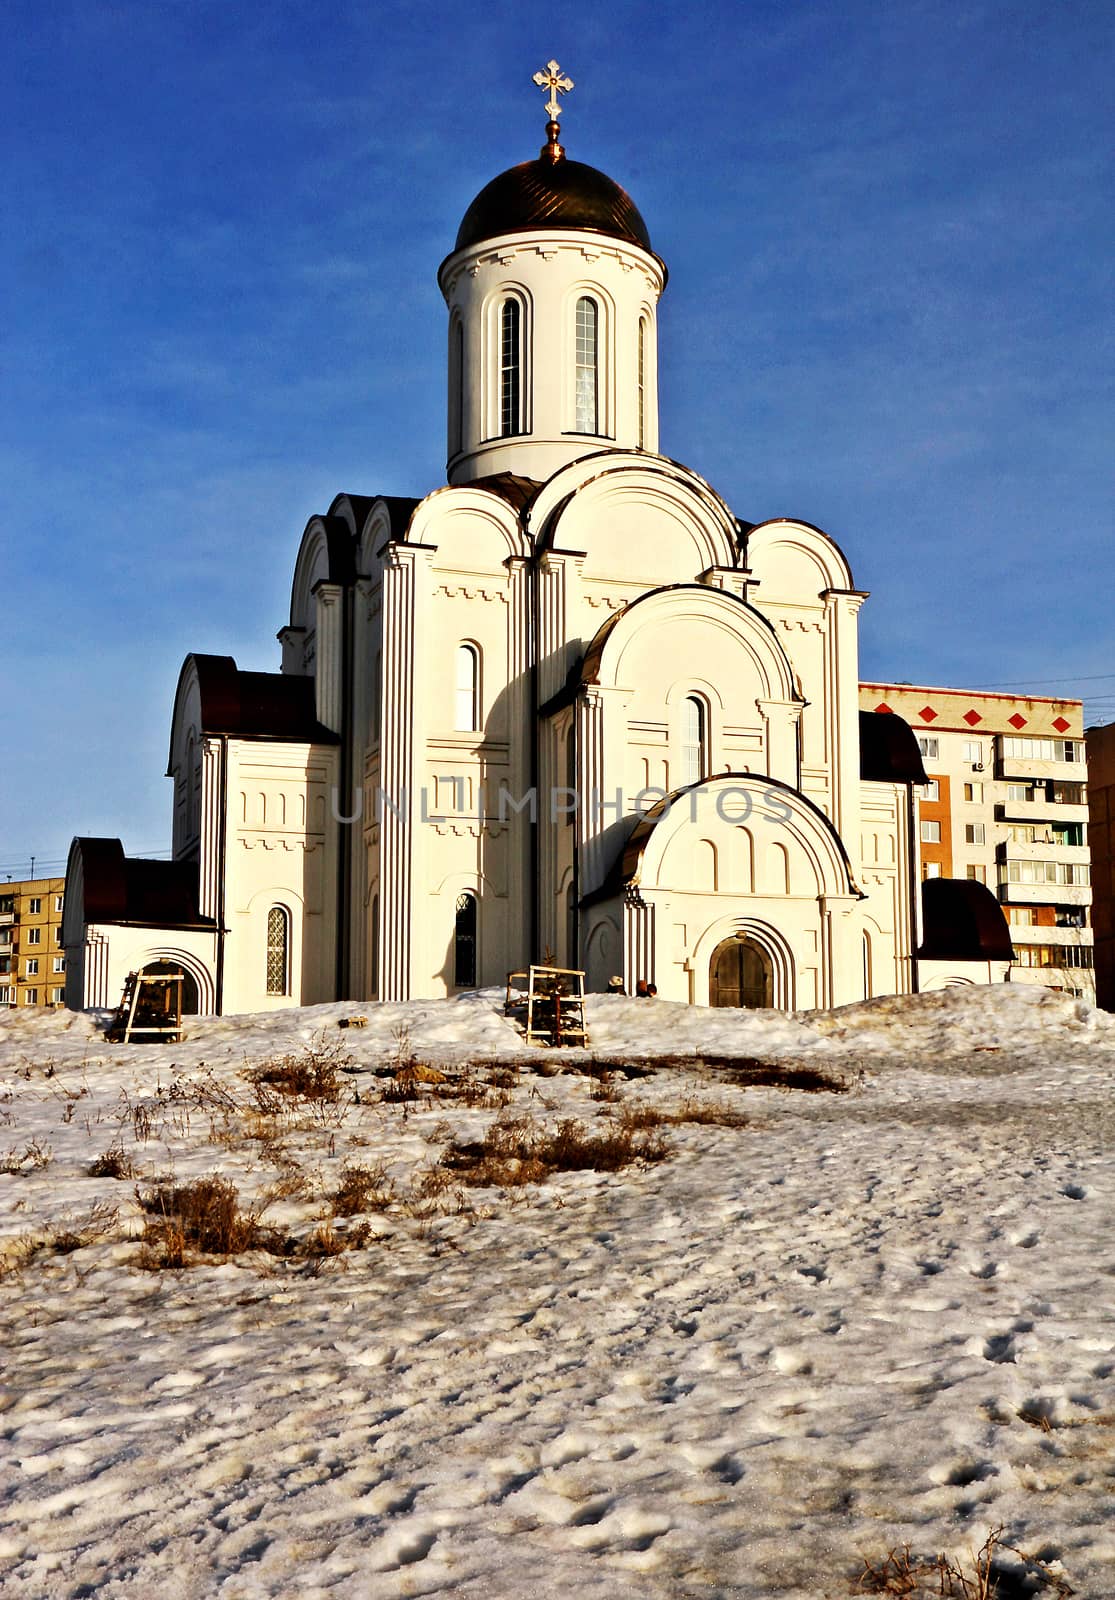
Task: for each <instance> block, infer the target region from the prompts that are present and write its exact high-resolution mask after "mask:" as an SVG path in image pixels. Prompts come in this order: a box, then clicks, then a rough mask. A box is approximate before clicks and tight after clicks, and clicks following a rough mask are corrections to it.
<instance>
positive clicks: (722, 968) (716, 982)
mask: <svg viewBox="0 0 1115 1600" xmlns="http://www.w3.org/2000/svg"><path fill="white" fill-rule="evenodd" d="M773 980H774V973H773V969H772V967H771V963H770V957H769V956H768V955H767V953H766V951H765V950H763V949H762V948H761V947H760V946H759V945H757V944H755V943H754V942H753V941H752V940H750V939H741V938H734V939H725V940H724V942H723V944H719V945H717V947H716V949H715V950H714V951H713V953H712V961H711V963H710V965H709V1005H710V1006H747V1007H749V1008H751V1009H753V1010H754V1009H758V1008H760V1007H763V1006H769V1005H770V1004H771V1002H772V992H773V988H774V981H773Z"/></svg>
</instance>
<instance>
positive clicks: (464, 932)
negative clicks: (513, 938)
mask: <svg viewBox="0 0 1115 1600" xmlns="http://www.w3.org/2000/svg"><path fill="white" fill-rule="evenodd" d="M453 982H454V984H455V985H456V987H457V988H458V989H475V988H476V896H475V895H474V894H473V892H472V890H471V889H465V890H464V891H463V893H461V894H459V895H458V896H457V916H456V922H455V925H454V928H453Z"/></svg>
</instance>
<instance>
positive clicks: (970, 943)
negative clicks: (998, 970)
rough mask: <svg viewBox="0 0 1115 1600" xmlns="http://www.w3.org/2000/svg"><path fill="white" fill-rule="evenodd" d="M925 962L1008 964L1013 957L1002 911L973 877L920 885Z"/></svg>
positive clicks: (928, 879) (931, 880)
mask: <svg viewBox="0 0 1115 1600" xmlns="http://www.w3.org/2000/svg"><path fill="white" fill-rule="evenodd" d="M921 913H922V941H921V948H920V949H919V951H918V956H919V957H920V958H921V959H922V960H924V961H1009V960H1010V959H1011V956H1012V955H1013V954H1014V949H1013V947H1012V945H1011V942H1010V928H1009V927H1008V925H1007V919H1006V917H1005V916H1004V915H1003V908H1002V906H1001V905H1000V904H999V902H998V900H996V898H995V896H994V895H993V894H992V893H991V890H990V889H989V888H988V887H987V885H986V884H985V883H976V881H975V880H974V879H973V878H927V879H926V880H925V882H924V883H923V884H922V886H921Z"/></svg>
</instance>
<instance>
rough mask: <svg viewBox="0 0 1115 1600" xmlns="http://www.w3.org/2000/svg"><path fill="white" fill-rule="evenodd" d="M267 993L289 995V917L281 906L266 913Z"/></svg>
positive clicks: (274, 907) (273, 907)
mask: <svg viewBox="0 0 1115 1600" xmlns="http://www.w3.org/2000/svg"><path fill="white" fill-rule="evenodd" d="M267 993H268V994H289V993H290V916H289V914H288V912H287V911H286V910H285V909H284V908H283V907H282V906H272V907H271V909H270V911H269V912H268V913H267Z"/></svg>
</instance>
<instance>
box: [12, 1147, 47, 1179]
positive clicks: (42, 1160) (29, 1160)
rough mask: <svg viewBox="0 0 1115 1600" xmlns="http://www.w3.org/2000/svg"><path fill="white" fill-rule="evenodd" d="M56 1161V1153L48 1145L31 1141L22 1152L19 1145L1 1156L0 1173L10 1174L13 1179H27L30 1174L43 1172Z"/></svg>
mask: <svg viewBox="0 0 1115 1600" xmlns="http://www.w3.org/2000/svg"><path fill="white" fill-rule="evenodd" d="M53 1160H54V1152H53V1150H52V1149H51V1148H50V1146H49V1145H48V1144H40V1143H39V1141H38V1139H31V1140H30V1141H29V1142H28V1143H27V1144H26V1145H24V1147H23V1149H22V1150H21V1149H20V1148H19V1146H18V1145H14V1144H13V1145H12V1147H11V1148H10V1149H9V1150H8V1151H7V1152H6V1153H5V1154H4V1155H3V1156H0V1172H6V1173H9V1174H10V1175H11V1176H12V1177H24V1178H25V1177H26V1176H27V1174H28V1173H30V1172H41V1171H42V1169H43V1168H44V1167H49V1166H50V1163H51V1162H52V1161H53Z"/></svg>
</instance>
